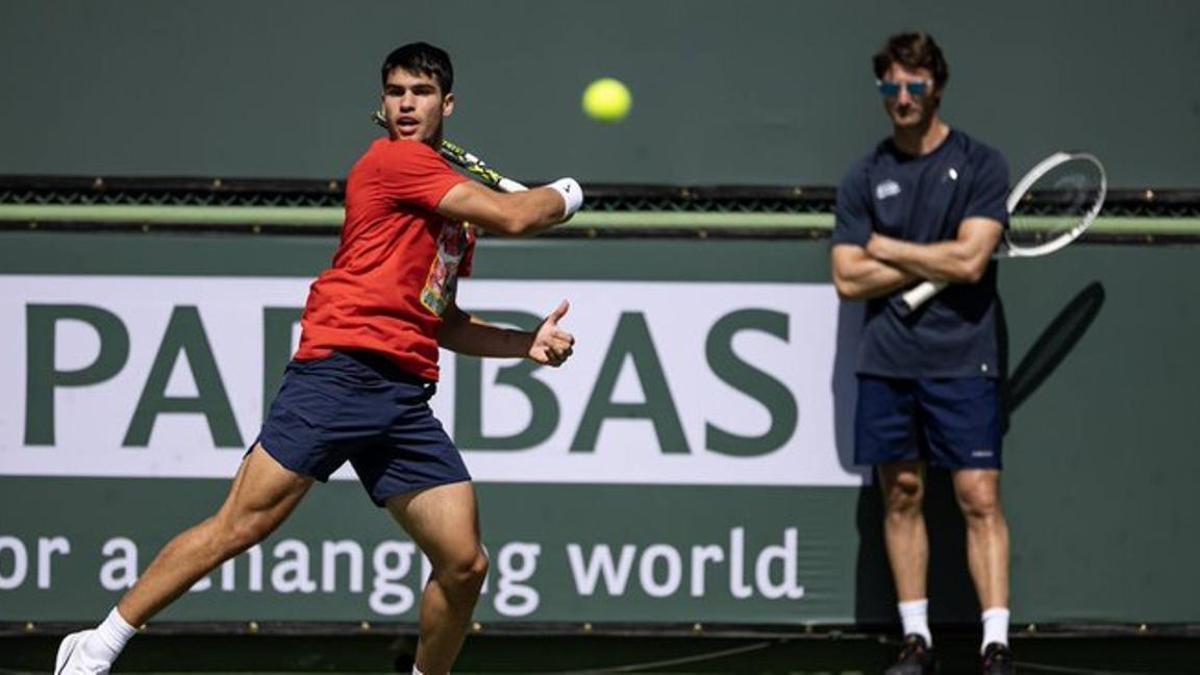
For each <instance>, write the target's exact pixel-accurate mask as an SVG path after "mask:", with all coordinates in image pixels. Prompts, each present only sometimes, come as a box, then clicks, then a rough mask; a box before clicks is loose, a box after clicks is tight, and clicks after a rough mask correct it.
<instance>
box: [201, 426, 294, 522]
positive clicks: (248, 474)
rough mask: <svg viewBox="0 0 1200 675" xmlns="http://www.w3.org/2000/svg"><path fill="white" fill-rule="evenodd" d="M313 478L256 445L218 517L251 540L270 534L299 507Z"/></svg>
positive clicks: (247, 456) (238, 474)
mask: <svg viewBox="0 0 1200 675" xmlns="http://www.w3.org/2000/svg"><path fill="white" fill-rule="evenodd" d="M312 484H313V479H312V478H310V477H308V476H302V475H300V474H298V473H296V472H294V471H292V470H291V469H288V468H287V467H285V466H283V465H282V464H280V463H279V462H278V461H276V460H275V458H273V457H271V455H270V454H268V453H267V452H266V451H265V450H264V449H263V447H262V445H261V444H258V443H256V444H255V445H254V447H253V448H251V450H250V452H249V453H247V455H246V458H245V459H244V460H242V465H241V467H240V468H239V469H238V472H237V475H236V476H235V477H234V479H233V485H232V486H231V487H230V489H229V495H228V496H227V497H226V499H225V502H224V504H222V505H221V509H220V511H219V512H218V513H217V518H218V520H219V521H221V522H222V524H223V525H225V526H227V527H229V528H233V529H238V530H245V531H246V536H247V537H248V538H250V539H257V538H261V537H263V536H266V535H267V534H269V533H270V532H271V531H272V530H274V529H275V528H276V527H278V525H279V524H280V523H282V522H283V520H284V519H285V518H287V516H288V515H289V514H290V513H291V512H292V510H293V509H295V508H296V505H297V504H299V503H300V500H301V499H303V498H304V495H305V494H307V492H308V489H309V488H310V487H312Z"/></svg>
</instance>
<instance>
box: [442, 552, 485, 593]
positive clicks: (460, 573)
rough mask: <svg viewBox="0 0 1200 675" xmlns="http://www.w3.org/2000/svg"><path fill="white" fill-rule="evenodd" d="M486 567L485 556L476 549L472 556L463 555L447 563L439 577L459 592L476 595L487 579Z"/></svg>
mask: <svg viewBox="0 0 1200 675" xmlns="http://www.w3.org/2000/svg"><path fill="white" fill-rule="evenodd" d="M488 565H489V563H488V559H487V556H486V555H484V553H483V551H482V550H479V549H476V551H475V553H474V555H464V556H462V557H461V558H459V559H456V560H454V561H451V562H450V563H448V564H447V565H446V568H445V569H444V570H442V575H441V576H442V578H443V579H444V580H445V582H446V583H448V584H451V585H452V586H454V588H455V589H457V590H459V591H461V592H473V593H478V592H479V589H480V588H482V587H483V580H484V578H485V577H487V573H488Z"/></svg>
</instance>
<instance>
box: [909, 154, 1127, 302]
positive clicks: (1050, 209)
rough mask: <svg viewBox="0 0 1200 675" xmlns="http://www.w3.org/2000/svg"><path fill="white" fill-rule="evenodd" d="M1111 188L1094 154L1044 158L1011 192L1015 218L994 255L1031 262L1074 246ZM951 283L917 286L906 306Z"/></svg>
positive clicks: (1011, 204) (911, 291)
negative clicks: (1068, 246) (1036, 258)
mask: <svg viewBox="0 0 1200 675" xmlns="http://www.w3.org/2000/svg"><path fill="white" fill-rule="evenodd" d="M1107 189H1108V185H1107V181H1106V177H1105V174H1104V165H1102V164H1101V163H1100V160H1099V159H1096V157H1095V155H1091V154H1089V153H1086V152H1056V153H1054V154H1053V155H1050V156H1049V157H1047V158H1046V159H1043V160H1042V161H1041V162H1038V164H1037V166H1035V167H1033V168H1032V169H1030V170H1029V173H1027V174H1025V175H1024V176H1023V177H1022V178H1021V180H1020V181H1018V182H1017V184H1016V185H1015V186H1014V187H1013V189H1012V192H1011V193H1009V195H1008V202H1007V204H1006V206H1007V207H1008V212H1009V213H1010V214H1012V217H1011V218H1010V219H1009V226H1008V229H1006V230H1005V231H1004V239H1002V240H1001V242H1000V245H999V246H998V247H997V248H996V252H995V253H994V254H993V255H992V257H993V258H995V259H997V260H999V259H1002V258H1032V257H1036V256H1042V255H1046V254H1048V253H1054V252H1055V251H1057V250H1059V249H1061V248H1063V247H1064V246H1066V245H1067V244H1070V243H1071V242H1072V241H1074V240H1075V239H1076V238H1077V237H1078V236H1079V235H1081V234H1083V232H1084V230H1086V229H1087V228H1088V226H1089V225H1091V224H1092V221H1093V220H1095V219H1096V216H1097V215H1098V214H1099V213H1100V208H1101V207H1103V206H1104V195H1105V192H1106V191H1107ZM1018 207H1019V208H1020V210H1021V212H1020V213H1017V209H1018ZM947 285H949V284H948V283H947V282H944V281H926V282H923V283H921V284H919V285H917V286H914V287H913V288H911V289H909V290H908V291H907V292H905V293H904V295H902V296H900V297H901V303H902V306H903V307H904V308H905V309H907V310H908V312H912V311H914V310H916V309H917V308H918V307H920V306H921V305H923V304H925V302H927V301H928V300H929V299H930V298H932V297H933V296H935V295H937V294H938V293H939V292H940V291H941V290H942V289H943V288H945V287H946V286H947Z"/></svg>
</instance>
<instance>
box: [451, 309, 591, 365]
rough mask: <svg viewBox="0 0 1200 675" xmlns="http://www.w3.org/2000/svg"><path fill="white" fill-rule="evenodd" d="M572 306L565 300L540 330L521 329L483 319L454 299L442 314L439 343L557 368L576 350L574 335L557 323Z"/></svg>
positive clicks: (461, 350)
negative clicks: (460, 305)
mask: <svg viewBox="0 0 1200 675" xmlns="http://www.w3.org/2000/svg"><path fill="white" fill-rule="evenodd" d="M569 308H570V305H569V304H568V303H567V301H566V300H563V301H562V302H561V303H560V304H559V305H558V307H557V308H555V310H554V311H553V312H550V314H549V316H547V317H546V318H545V319H543V320H542V323H541V324H540V325H539V326H538V327H537V330H534V331H521V330H514V329H511V328H503V327H501V326H496V325H494V324H490V323H487V322H485V321H481V320H479V319H477V318H475V317H473V316H471V315H470V314H468V313H466V312H464V311H463V310H462V309H461V308H459V306H458V305H457V303H453V302H452V303H450V306H448V307H447V308H446V311H445V313H443V314H442V327H441V328H440V329H439V330H438V344H439V345H441V346H442V347H445V348H446V349H449V350H450V351H452V352H457V353H459V354H467V355H469V356H485V357H487V356H494V357H507V358H527V359H530V360H532V361H534V362H536V363H540V364H542V365H544V366H553V367H556V368H557V367H558V366H561V365H562V364H563V363H564V362H565V361H566V360H567V359H568V358H570V357H571V354H572V353H573V352H574V350H575V336H573V335H571V334H570V333H568V332H566V331H564V330H562V329H561V328H559V325H558V322H559V321H560V320H562V318H563V317H564V316H565V315H566V313H567V310H568V309H569Z"/></svg>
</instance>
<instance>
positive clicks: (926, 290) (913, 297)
mask: <svg viewBox="0 0 1200 675" xmlns="http://www.w3.org/2000/svg"><path fill="white" fill-rule="evenodd" d="M948 285H949V284H947V283H946V282H944V281H926V282H924V283H922V284H920V285H918V286H915V287H913V288H911V289H909V290H908V292H906V293H905V294H904V295H902V296H900V299H901V300H902V301H903V302H904V306H905V308H907V309H908V311H909V312H913V311H916V309H917V308H918V307H920V306H921V305H923V304H925V303H926V302H927V301H928V300H929V299H930V298H932V297H933V296H935V295H937V294H938V293H940V292H941V291H942V289H943V288H945V287H946V286H948Z"/></svg>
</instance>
